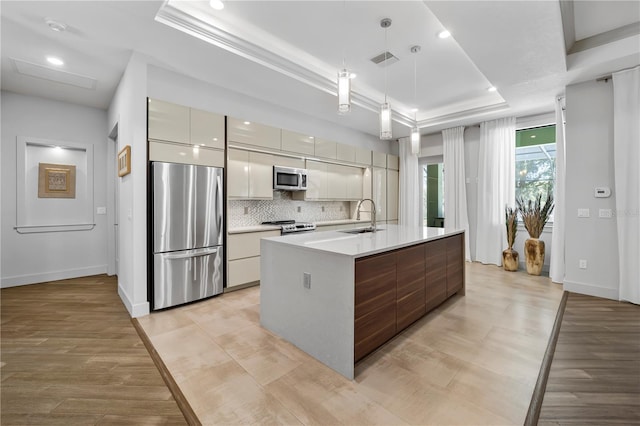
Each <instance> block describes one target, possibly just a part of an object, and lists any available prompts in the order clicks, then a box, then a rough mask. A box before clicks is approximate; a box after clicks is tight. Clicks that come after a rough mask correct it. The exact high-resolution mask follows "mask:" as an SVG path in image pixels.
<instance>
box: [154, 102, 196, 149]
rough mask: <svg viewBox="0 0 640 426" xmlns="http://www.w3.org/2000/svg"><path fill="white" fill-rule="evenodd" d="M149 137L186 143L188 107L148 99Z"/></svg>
mask: <svg viewBox="0 0 640 426" xmlns="http://www.w3.org/2000/svg"><path fill="white" fill-rule="evenodd" d="M148 112H149V129H148V130H149V139H156V140H161V141H171V142H179V143H184V144H188V143H190V138H189V126H190V120H189V107H186V106H182V105H176V104H172V103H170V102H164V101H159V100H157V99H149V103H148Z"/></svg>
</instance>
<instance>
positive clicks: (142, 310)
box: [118, 283, 149, 318]
mask: <svg viewBox="0 0 640 426" xmlns="http://www.w3.org/2000/svg"><path fill="white" fill-rule="evenodd" d="M118 296H120V299H121V300H122V303H123V304H124V307H125V308H127V311H128V312H129V315H131V318H137V317H142V316H145V315H149V302H142V303H136V304H134V303H133V302H131V299H129V296H128V295H127V293H126V292H125V291H124V289H123V288H122V287H121V286H120V284H119V283H118Z"/></svg>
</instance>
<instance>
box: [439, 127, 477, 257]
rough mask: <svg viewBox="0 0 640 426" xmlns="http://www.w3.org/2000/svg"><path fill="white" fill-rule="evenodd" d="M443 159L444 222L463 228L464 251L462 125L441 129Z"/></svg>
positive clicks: (466, 247)
mask: <svg viewBox="0 0 640 426" xmlns="http://www.w3.org/2000/svg"><path fill="white" fill-rule="evenodd" d="M442 148H443V151H442V152H443V159H444V223H445V226H446V227H447V228H456V229H464V232H465V253H466V257H467V261H471V254H470V253H471V251H470V250H469V218H468V215H467V187H466V179H465V172H464V126H458V127H454V128H452V129H445V130H443V131H442Z"/></svg>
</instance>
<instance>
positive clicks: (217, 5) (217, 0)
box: [209, 0, 224, 10]
mask: <svg viewBox="0 0 640 426" xmlns="http://www.w3.org/2000/svg"><path fill="white" fill-rule="evenodd" d="M209 6H211V8H212V9H215V10H222V9H224V3H222V0H211V1H210V2H209Z"/></svg>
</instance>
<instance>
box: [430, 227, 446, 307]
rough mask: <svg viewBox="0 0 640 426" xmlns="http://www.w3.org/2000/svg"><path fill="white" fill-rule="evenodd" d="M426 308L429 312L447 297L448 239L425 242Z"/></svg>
mask: <svg viewBox="0 0 640 426" xmlns="http://www.w3.org/2000/svg"><path fill="white" fill-rule="evenodd" d="M425 263H426V264H425V269H426V273H425V281H426V290H427V291H426V305H427V306H426V310H427V312H429V311H430V310H431V309H433V308H435V307H436V306H438V305H439V304H441V303H442V302H444V301H445V300H446V299H447V240H446V239H439V240H434V241H430V242H428V243H427V244H425Z"/></svg>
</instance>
